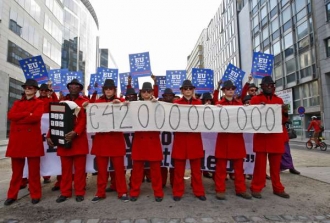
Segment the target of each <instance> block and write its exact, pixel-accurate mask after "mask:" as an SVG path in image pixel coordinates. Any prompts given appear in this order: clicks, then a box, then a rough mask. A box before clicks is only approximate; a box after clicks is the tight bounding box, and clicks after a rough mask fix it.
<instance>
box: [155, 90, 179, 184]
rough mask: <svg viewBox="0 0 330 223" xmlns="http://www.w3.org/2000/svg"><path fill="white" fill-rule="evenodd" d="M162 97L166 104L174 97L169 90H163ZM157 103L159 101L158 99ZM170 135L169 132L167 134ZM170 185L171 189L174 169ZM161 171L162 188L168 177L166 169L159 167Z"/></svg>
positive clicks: (171, 170) (171, 168)
mask: <svg viewBox="0 0 330 223" xmlns="http://www.w3.org/2000/svg"><path fill="white" fill-rule="evenodd" d="M162 96H163V101H164V102H167V103H173V100H174V96H175V94H174V93H173V91H172V89H171V88H165V90H164V93H163V94H162ZM158 101H159V99H158ZM167 133H170V134H172V133H171V132H167ZM169 169H170V171H169V172H170V185H171V187H173V181H174V168H173V167H170V168H169ZM161 171H162V184H163V187H165V186H166V182H167V176H168V169H167V167H161Z"/></svg>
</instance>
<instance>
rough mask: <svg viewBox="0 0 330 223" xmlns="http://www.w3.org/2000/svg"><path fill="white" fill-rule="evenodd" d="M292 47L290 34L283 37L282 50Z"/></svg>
mask: <svg viewBox="0 0 330 223" xmlns="http://www.w3.org/2000/svg"><path fill="white" fill-rule="evenodd" d="M292 45H293V38H292V32H290V33H289V34H287V35H285V36H284V49H287V48H289V47H290V46H292Z"/></svg>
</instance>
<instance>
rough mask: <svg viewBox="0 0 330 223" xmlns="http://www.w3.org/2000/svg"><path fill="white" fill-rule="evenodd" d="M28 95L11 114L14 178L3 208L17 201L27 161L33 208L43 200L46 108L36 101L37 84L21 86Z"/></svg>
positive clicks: (9, 152) (9, 150)
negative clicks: (42, 179) (42, 164)
mask: <svg viewBox="0 0 330 223" xmlns="http://www.w3.org/2000/svg"><path fill="white" fill-rule="evenodd" d="M22 87H23V89H24V93H25V95H24V96H23V97H22V99H20V100H17V101H15V102H14V104H13V106H12V108H11V109H10V110H9V112H8V120H9V121H10V132H9V142H8V147H7V152H6V157H10V158H11V166H12V172H13V173H12V177H11V180H10V185H9V189H8V193H7V199H6V201H5V203H4V205H6V206H9V205H11V204H12V203H14V202H15V201H16V200H17V195H18V191H19V190H20V185H21V181H22V177H23V169H24V165H25V158H27V162H28V171H29V191H30V196H31V199H32V200H31V202H32V204H37V203H39V201H40V198H41V184H40V157H41V156H44V155H45V152H44V146H43V142H42V137H41V128H40V125H41V117H42V114H43V109H44V105H43V102H42V101H41V100H39V99H38V98H37V97H36V93H37V91H38V89H39V87H38V83H37V81H36V80H33V79H27V80H26V82H25V83H24V84H23V85H22Z"/></svg>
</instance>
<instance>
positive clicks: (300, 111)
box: [298, 106, 305, 117]
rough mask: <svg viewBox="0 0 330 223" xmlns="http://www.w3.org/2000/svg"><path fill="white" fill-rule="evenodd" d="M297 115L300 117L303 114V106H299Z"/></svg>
mask: <svg viewBox="0 0 330 223" xmlns="http://www.w3.org/2000/svg"><path fill="white" fill-rule="evenodd" d="M298 113H299V114H300V115H302V114H305V108H304V107H303V106H300V107H299V108H298ZM300 117H303V116H300Z"/></svg>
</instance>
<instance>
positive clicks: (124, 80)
mask: <svg viewBox="0 0 330 223" xmlns="http://www.w3.org/2000/svg"><path fill="white" fill-rule="evenodd" d="M129 76H130V73H129V72H128V73H120V74H119V81H120V91H121V93H122V94H123V95H125V94H126V90H127V89H126V88H127V85H128V77H129ZM131 85H132V86H131V87H132V88H134V90H135V92H137V90H138V89H139V84H138V81H137V79H133V78H132V82H131Z"/></svg>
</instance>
